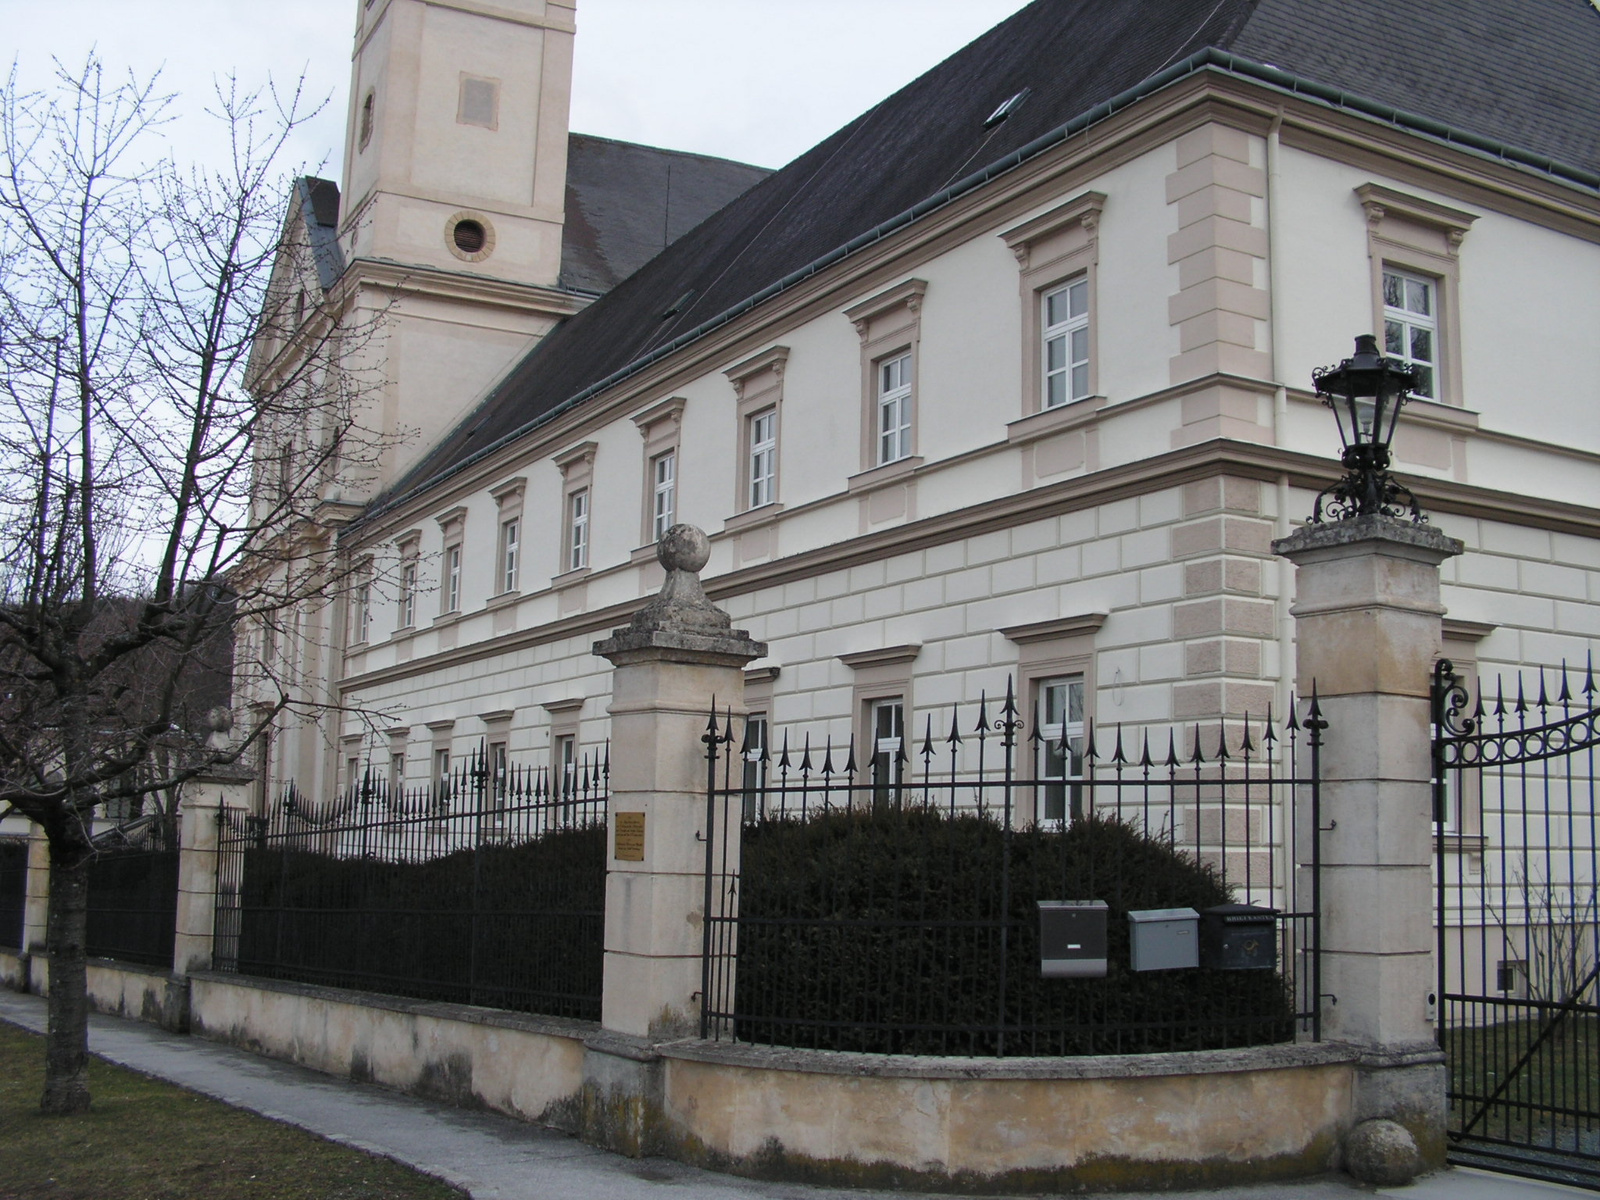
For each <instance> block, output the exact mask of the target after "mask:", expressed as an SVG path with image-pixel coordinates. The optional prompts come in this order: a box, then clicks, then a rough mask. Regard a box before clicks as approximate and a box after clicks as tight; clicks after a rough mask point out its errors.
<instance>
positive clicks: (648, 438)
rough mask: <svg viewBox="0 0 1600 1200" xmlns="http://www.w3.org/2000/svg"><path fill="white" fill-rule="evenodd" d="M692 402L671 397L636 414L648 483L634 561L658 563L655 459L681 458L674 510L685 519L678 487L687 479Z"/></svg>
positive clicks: (675, 486)
mask: <svg viewBox="0 0 1600 1200" xmlns="http://www.w3.org/2000/svg"><path fill="white" fill-rule="evenodd" d="M688 404H689V401H688V400H687V399H686V398H684V397H683V396H671V397H669V398H668V399H666V400H663V401H661V402H660V403H659V404H652V405H651V406H650V407H649V408H647V409H645V410H644V411H643V412H640V413H635V414H634V417H633V423H634V425H635V426H637V427H638V430H639V437H640V439H641V440H642V441H643V442H644V462H643V466H642V468H641V470H642V472H643V474H642V479H643V481H644V487H643V497H644V499H643V502H642V503H641V504H640V505H639V548H638V549H637V550H635V551H634V552H633V554H632V555H631V561H633V562H636V563H639V562H654V561H655V557H656V540H655V538H654V537H653V536H652V535H653V534H654V532H655V515H656V513H655V490H656V481H655V460H656V459H658V458H660V457H661V456H662V455H663V454H674V455H677V463H676V474H675V475H674V481H673V507H674V508H675V509H676V510H677V512H676V513H675V519H681V516H682V509H681V507H680V506H679V504H678V501H679V499H680V498H681V497H682V491H681V490H680V489H679V488H678V484H679V483H680V482H681V481H682V479H683V455H682V453H681V452H680V450H679V446H680V444H681V443H682V440H683V410H684V409H685V408H686V407H688Z"/></svg>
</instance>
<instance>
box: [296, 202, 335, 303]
mask: <svg viewBox="0 0 1600 1200" xmlns="http://www.w3.org/2000/svg"><path fill="white" fill-rule="evenodd" d="M294 186H295V191H296V193H297V194H298V196H299V200H300V219H301V220H302V221H303V222H305V227H306V241H307V242H308V243H309V244H310V246H311V261H312V262H313V263H314V264H315V265H316V268H317V283H318V285H319V286H320V287H321V288H322V290H323V291H324V292H326V291H330V290H331V289H332V288H333V285H334V284H336V283H338V282H339V277H340V276H341V275H343V274H344V251H343V250H342V249H340V247H339V185H338V184H337V183H334V182H333V180H331V179H318V178H316V176H314V175H302V176H301V177H300V178H299V179H296V180H295V181H294Z"/></svg>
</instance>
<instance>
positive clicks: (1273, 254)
mask: <svg viewBox="0 0 1600 1200" xmlns="http://www.w3.org/2000/svg"><path fill="white" fill-rule="evenodd" d="M1282 128H1283V108H1282V107H1281V106H1280V107H1279V109H1278V111H1277V113H1276V114H1275V115H1274V116H1273V118H1272V126H1271V128H1269V129H1268V130H1267V290H1268V294H1267V323H1268V337H1267V351H1268V356H1269V358H1270V360H1271V369H1272V380H1273V385H1274V386H1273V390H1272V433H1273V441H1274V443H1275V444H1277V445H1278V446H1280V447H1281V446H1284V445H1286V444H1287V442H1288V424H1289V386H1288V384H1286V383H1285V382H1284V379H1283V375H1284V372H1283V355H1282V349H1281V339H1282V335H1283V320H1282V317H1283V299H1282V296H1281V294H1280V292H1279V285H1280V282H1281V280H1282V272H1281V271H1280V270H1279V268H1278V238H1277V237H1276V235H1275V231H1276V229H1277V226H1278V196H1279V185H1278V167H1279V164H1280V161H1281V153H1282V146H1281V144H1280V142H1279V137H1278V135H1279V131H1280V130H1281V129H1282ZM1277 501H1278V503H1277V515H1276V517H1275V520H1274V523H1273V525H1274V536H1275V537H1280V538H1282V537H1288V536H1289V533H1290V532H1291V530H1290V526H1289V477H1288V476H1287V475H1283V474H1280V475H1279V476H1278V484H1277ZM1293 600H1294V564H1293V563H1291V562H1290V561H1289V560H1288V559H1286V558H1280V559H1278V605H1277V609H1278V612H1277V617H1278V683H1279V687H1278V689H1277V691H1278V704H1279V706H1280V707H1279V711H1280V712H1282V713H1284V714H1285V717H1287V714H1288V709H1289V697H1290V696H1291V695H1293V693H1294V686H1295V673H1296V670H1297V668H1298V658H1297V656H1296V654H1295V641H1294V616H1293V615H1292V614H1291V613H1290V611H1289V608H1290V605H1291V603H1292V602H1293Z"/></svg>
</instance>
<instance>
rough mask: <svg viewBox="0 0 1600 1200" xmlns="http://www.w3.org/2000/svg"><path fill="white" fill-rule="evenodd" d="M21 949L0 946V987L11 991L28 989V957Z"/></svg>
mask: <svg viewBox="0 0 1600 1200" xmlns="http://www.w3.org/2000/svg"><path fill="white" fill-rule="evenodd" d="M30 957H31V956H30V955H28V954H25V953H24V952H23V951H21V950H12V949H10V948H8V947H4V946H0V987H3V988H9V989H11V990H12V991H13V992H25V991H27V990H28V959H29V958H30Z"/></svg>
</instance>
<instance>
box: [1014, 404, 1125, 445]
mask: <svg viewBox="0 0 1600 1200" xmlns="http://www.w3.org/2000/svg"><path fill="white" fill-rule="evenodd" d="M1105 406H1106V398H1105V397H1104V396H1086V397H1084V398H1083V399H1082V400H1074V401H1073V402H1072V403H1071V404H1060V405H1057V406H1056V407H1055V408H1046V409H1043V410H1041V411H1039V412H1036V413H1029V414H1028V415H1027V416H1025V417H1023V418H1022V419H1021V420H1018V421H1012V422H1011V423H1010V424H1009V425H1007V426H1006V441H1008V442H1010V443H1011V444H1012V445H1013V446H1019V445H1022V444H1024V443H1026V442H1032V441H1036V440H1037V439H1039V438H1042V437H1049V436H1050V435H1051V434H1052V433H1060V432H1062V431H1063V430H1067V429H1076V428H1078V427H1079V426H1080V425H1089V424H1092V423H1093V422H1095V421H1097V420H1098V419H1099V417H1100V410H1101V409H1102V408H1104V407H1105Z"/></svg>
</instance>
